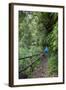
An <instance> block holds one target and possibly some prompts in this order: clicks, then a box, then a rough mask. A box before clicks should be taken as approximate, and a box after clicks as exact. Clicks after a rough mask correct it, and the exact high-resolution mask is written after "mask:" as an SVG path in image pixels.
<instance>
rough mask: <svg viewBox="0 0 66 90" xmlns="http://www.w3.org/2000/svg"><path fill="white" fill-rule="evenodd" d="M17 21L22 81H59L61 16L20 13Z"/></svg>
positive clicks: (46, 13)
mask: <svg viewBox="0 0 66 90" xmlns="http://www.w3.org/2000/svg"><path fill="white" fill-rule="evenodd" d="M18 18H19V25H18V27H19V41H18V42H19V45H18V49H19V52H18V55H19V60H18V62H19V79H23V78H40V77H43V78H44V77H57V76H58V13H55V12H54V13H53V12H35V11H19V17H18ZM46 48H47V49H48V50H47V52H45V49H46Z"/></svg>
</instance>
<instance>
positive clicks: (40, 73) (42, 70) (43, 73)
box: [32, 56, 48, 78]
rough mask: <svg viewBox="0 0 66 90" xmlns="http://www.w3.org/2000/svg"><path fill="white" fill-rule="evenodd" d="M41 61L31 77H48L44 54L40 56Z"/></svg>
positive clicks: (46, 61)
mask: <svg viewBox="0 0 66 90" xmlns="http://www.w3.org/2000/svg"><path fill="white" fill-rule="evenodd" d="M40 60H41V63H40V65H38V66H37V67H36V69H35V70H34V71H33V73H32V78H40V77H48V73H47V71H48V60H47V58H46V57H45V56H41V58H40Z"/></svg>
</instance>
